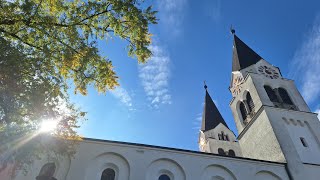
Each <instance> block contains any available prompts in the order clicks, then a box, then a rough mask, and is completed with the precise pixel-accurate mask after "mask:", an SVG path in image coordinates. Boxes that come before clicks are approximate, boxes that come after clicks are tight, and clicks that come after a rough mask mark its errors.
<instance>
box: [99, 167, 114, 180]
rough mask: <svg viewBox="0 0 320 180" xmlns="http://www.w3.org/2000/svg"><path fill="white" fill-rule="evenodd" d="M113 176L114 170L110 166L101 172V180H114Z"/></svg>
mask: <svg viewBox="0 0 320 180" xmlns="http://www.w3.org/2000/svg"><path fill="white" fill-rule="evenodd" d="M115 177H116V172H115V171H114V170H113V169H111V168H107V169H105V170H104V171H103V172H102V174H101V180H115Z"/></svg>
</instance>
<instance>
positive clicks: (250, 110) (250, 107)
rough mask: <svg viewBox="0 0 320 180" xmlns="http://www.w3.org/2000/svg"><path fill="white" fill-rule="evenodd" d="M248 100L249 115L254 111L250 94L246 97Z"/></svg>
mask: <svg viewBox="0 0 320 180" xmlns="http://www.w3.org/2000/svg"><path fill="white" fill-rule="evenodd" d="M246 99H247V103H248V111H249V113H251V112H252V111H253V109H254V103H253V100H252V97H251V95H250V93H249V92H248V93H247V95H246Z"/></svg>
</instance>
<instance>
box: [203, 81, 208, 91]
mask: <svg viewBox="0 0 320 180" xmlns="http://www.w3.org/2000/svg"><path fill="white" fill-rule="evenodd" d="M207 88H208V86H207V84H206V81H204V89H205V90H207Z"/></svg>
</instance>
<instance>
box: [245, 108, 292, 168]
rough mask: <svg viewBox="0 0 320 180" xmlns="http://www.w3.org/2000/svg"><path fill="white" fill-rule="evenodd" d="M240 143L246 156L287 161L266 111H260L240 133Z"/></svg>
mask: <svg viewBox="0 0 320 180" xmlns="http://www.w3.org/2000/svg"><path fill="white" fill-rule="evenodd" d="M239 143H240V148H241V151H242V155H243V156H244V157H248V158H253V159H262V160H268V161H276V162H286V160H285V157H284V155H283V153H282V150H281V148H280V144H279V142H278V140H277V138H276V135H275V133H274V131H273V128H272V126H271V124H270V121H269V118H268V117H267V115H266V113H265V111H261V112H259V114H257V118H256V119H254V120H252V121H251V122H250V123H249V124H248V127H247V128H246V130H245V131H244V132H242V134H240V135H239Z"/></svg>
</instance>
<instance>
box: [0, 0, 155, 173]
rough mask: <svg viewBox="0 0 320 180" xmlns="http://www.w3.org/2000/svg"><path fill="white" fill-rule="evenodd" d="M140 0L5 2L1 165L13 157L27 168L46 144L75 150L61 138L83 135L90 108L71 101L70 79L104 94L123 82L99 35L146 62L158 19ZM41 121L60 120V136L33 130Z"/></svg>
mask: <svg viewBox="0 0 320 180" xmlns="http://www.w3.org/2000/svg"><path fill="white" fill-rule="evenodd" d="M142 2H143V1H138V0H104V1H99V0H97V1H91V0H89V1H84V2H81V1H78V0H74V1H69V0H51V1H47V0H26V1H22V0H16V1H4V0H0V139H1V146H0V160H1V163H0V171H1V169H4V168H6V165H7V164H9V163H10V162H15V168H18V169H25V168H26V167H27V165H28V164H30V163H31V162H32V161H33V160H34V159H36V158H40V156H39V155H41V154H43V153H44V152H45V151H48V149H50V151H51V152H53V154H56V155H59V156H60V155H68V156H72V154H73V153H74V151H73V150H74V149H73V148H72V147H73V143H69V142H73V141H61V140H60V138H62V139H78V138H79V136H78V135H77V133H76V131H75V129H76V128H77V127H78V121H80V120H82V119H85V117H84V116H85V112H82V111H80V110H79V109H77V108H76V107H75V105H74V104H72V103H71V102H70V101H69V98H68V94H67V90H68V86H67V81H68V80H72V81H73V82H74V85H75V92H80V93H81V94H83V95H86V94H87V87H88V85H90V84H92V85H94V87H95V88H96V89H97V91H98V92H106V91H107V90H109V89H113V88H114V87H115V86H117V85H118V83H117V76H116V74H115V72H114V70H113V66H112V62H111V60H109V59H107V58H105V57H102V56H101V55H100V54H99V50H98V48H97V46H98V40H99V39H107V40H108V39H109V38H111V37H113V36H116V37H120V38H122V39H124V40H126V41H128V46H127V48H128V54H129V55H130V56H133V57H136V58H137V59H138V62H141V63H144V62H146V60H147V59H148V58H149V57H150V56H151V52H150V50H149V49H148V45H150V43H151V34H150V32H149V29H148V27H149V24H155V23H156V21H157V19H156V17H155V14H156V11H153V10H152V7H151V6H150V7H146V8H144V6H143V5H142ZM43 119H59V123H58V128H57V129H56V131H55V132H54V135H55V136H56V137H58V138H54V139H52V138H49V137H43V136H36V135H35V134H37V132H38V130H39V127H40V124H41V121H42V120H43ZM43 138H45V141H44V140H43ZM26 140H28V143H22V142H26ZM57 141H58V142H57ZM21 147H23V148H21Z"/></svg>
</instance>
